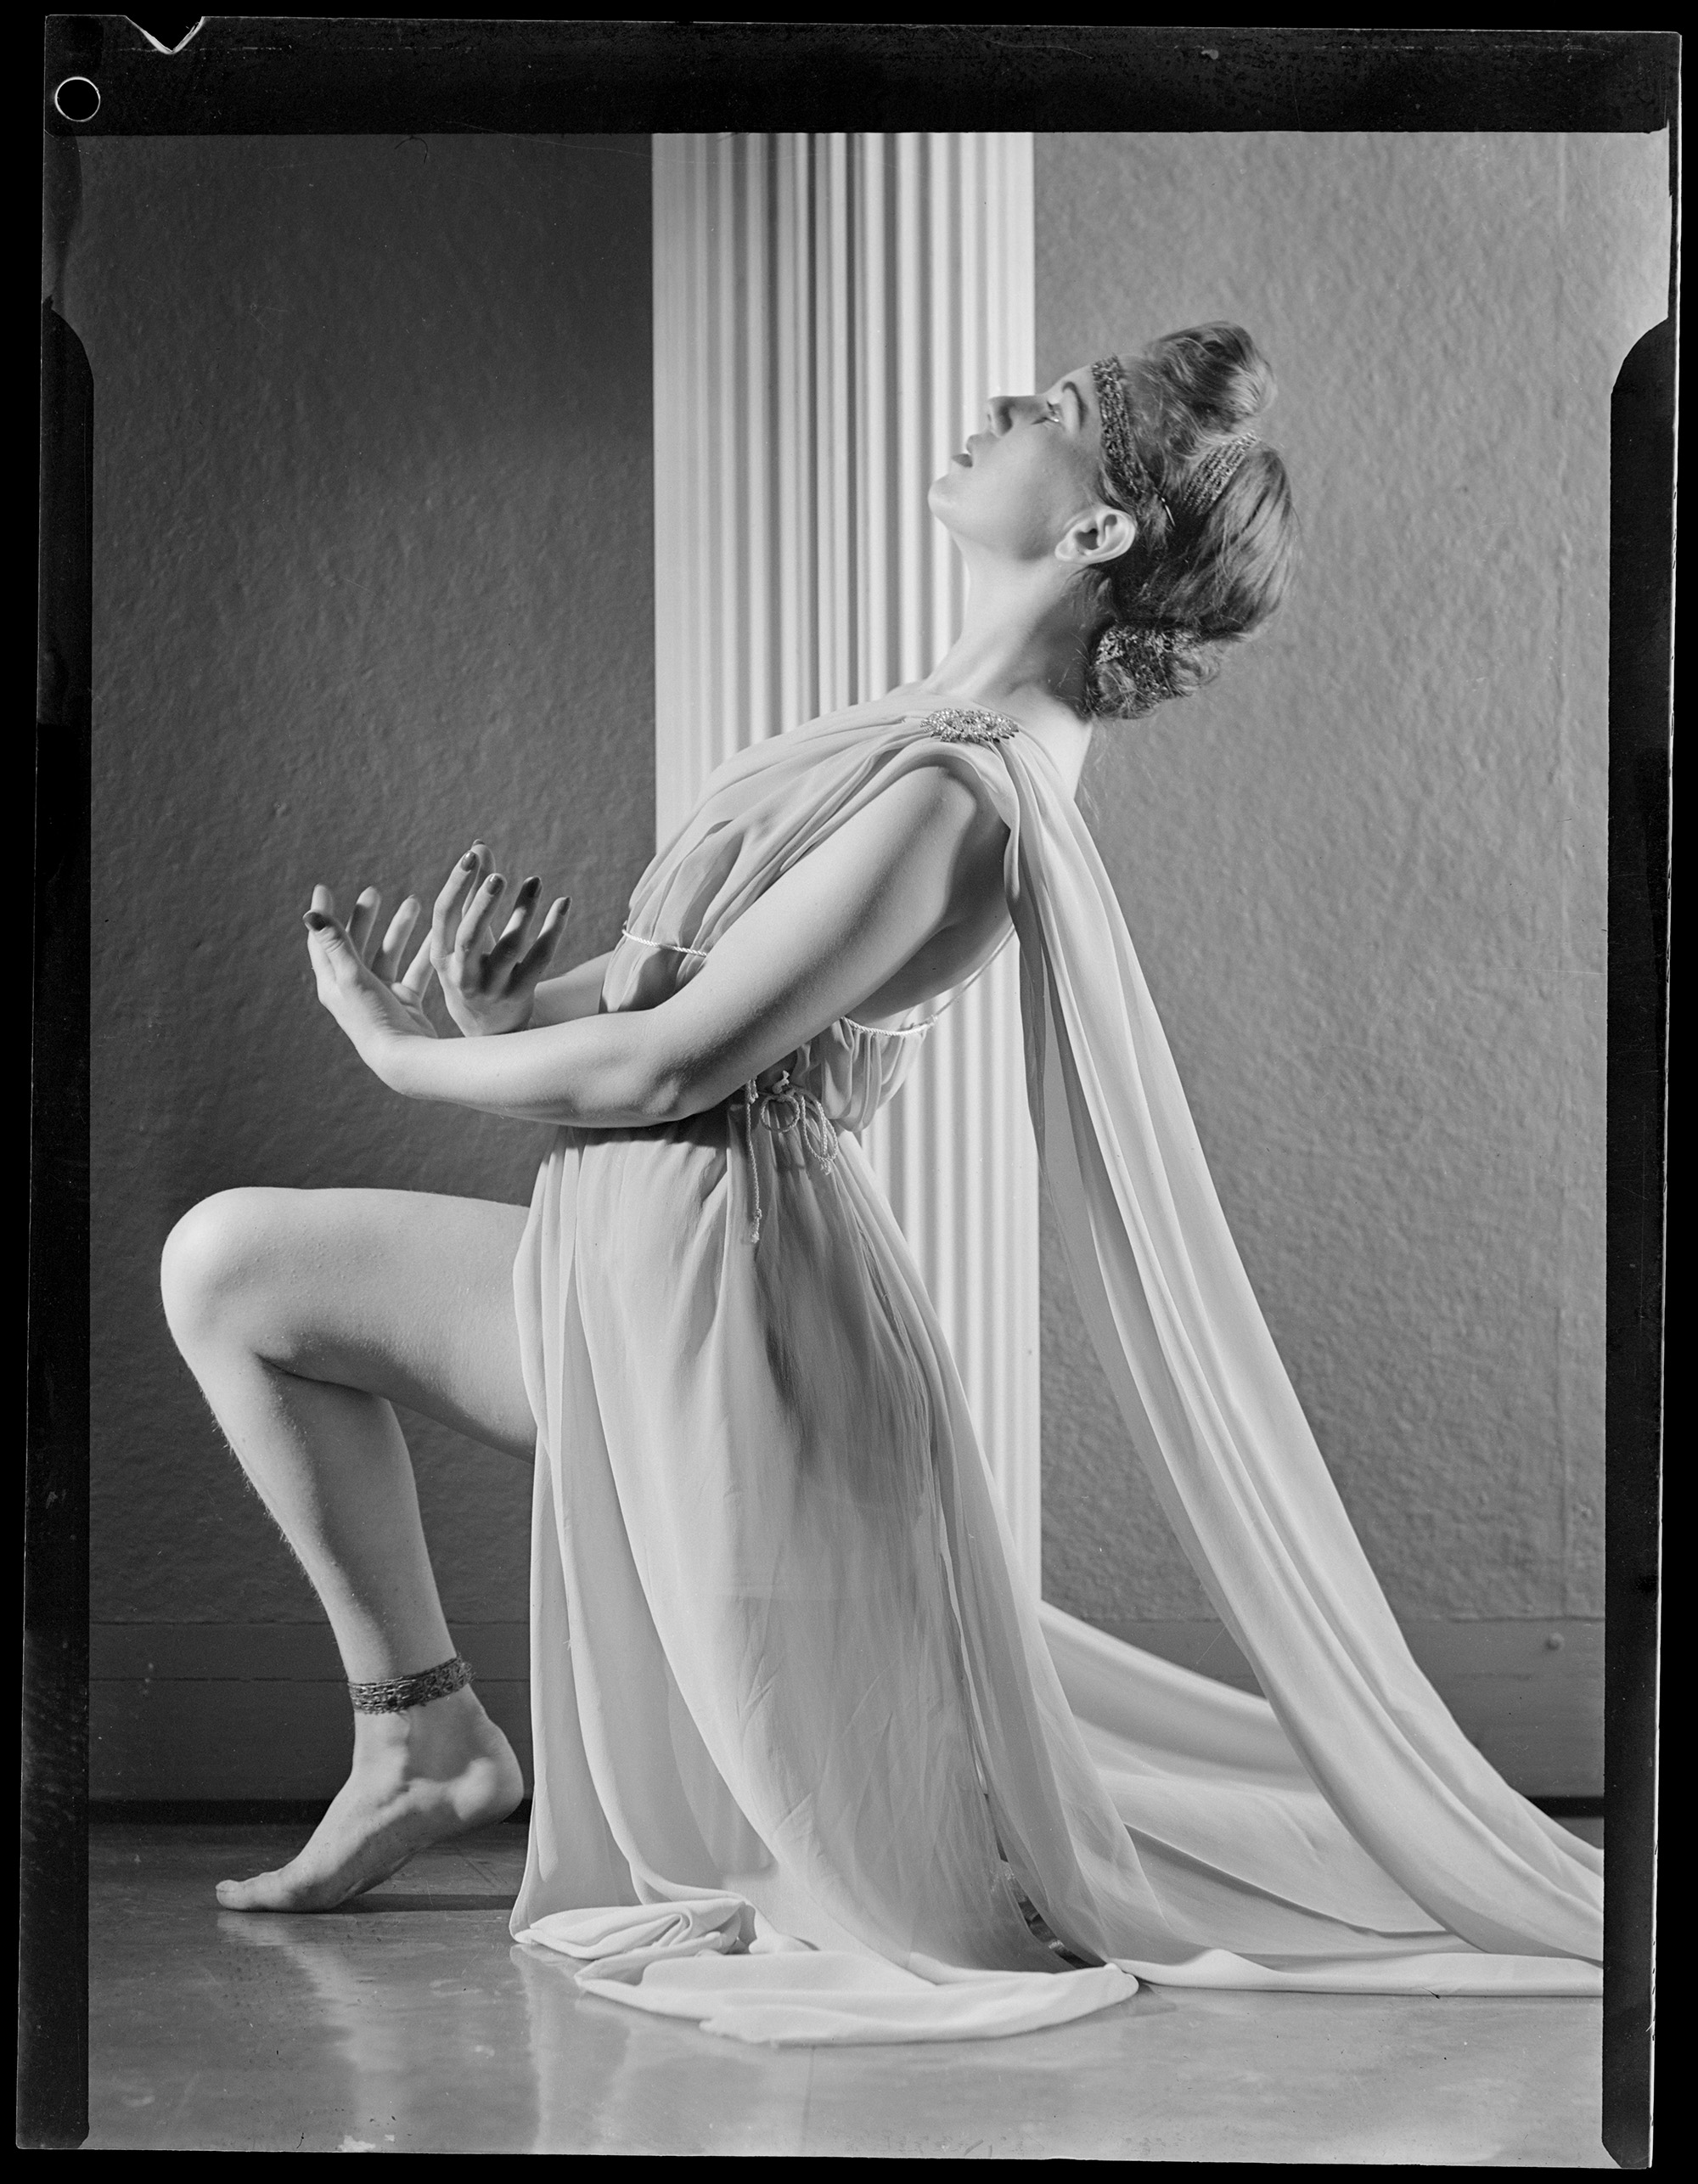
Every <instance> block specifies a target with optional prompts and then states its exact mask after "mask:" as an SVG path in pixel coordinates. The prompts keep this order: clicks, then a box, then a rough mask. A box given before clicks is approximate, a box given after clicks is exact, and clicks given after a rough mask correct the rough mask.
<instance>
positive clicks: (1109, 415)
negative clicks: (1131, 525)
mask: <svg viewBox="0 0 1698 2184" xmlns="http://www.w3.org/2000/svg"><path fill="white" fill-rule="evenodd" d="M1091 378H1092V380H1094V383H1095V386H1096V390H1097V429H1098V431H1099V433H1100V435H1101V437H1102V443H1103V468H1104V469H1105V470H1106V471H1107V472H1108V476H1109V483H1110V485H1111V486H1113V487H1114V488H1115V490H1116V492H1117V493H1119V494H1120V496H1121V498H1122V500H1128V501H1130V502H1131V503H1132V504H1133V506H1134V507H1136V505H1137V504H1138V503H1139V501H1141V500H1147V499H1149V498H1151V497H1152V496H1154V498H1155V499H1157V500H1159V499H1160V498H1161V494H1160V493H1158V492H1157V491H1156V487H1155V479H1154V478H1152V477H1151V476H1150V472H1149V471H1148V470H1146V469H1145V468H1144V461H1143V458H1142V457H1141V456H1140V455H1139V452H1138V448H1137V446H1136V444H1135V443H1134V442H1133V436H1132V412H1131V411H1130V410H1129V409H1128V408H1127V402H1126V380H1125V377H1124V375H1123V374H1122V371H1121V368H1120V359H1119V358H1118V357H1099V358H1098V359H1097V361H1096V363H1094V364H1093V365H1092V366H1091Z"/></svg>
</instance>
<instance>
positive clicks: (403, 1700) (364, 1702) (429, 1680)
mask: <svg viewBox="0 0 1698 2184" xmlns="http://www.w3.org/2000/svg"><path fill="white" fill-rule="evenodd" d="M471 1680H472V1671H471V1663H469V1661H463V1660H462V1659H461V1658H460V1657H459V1655H458V1653H456V1654H455V1656H454V1658H453V1660H452V1661H444V1662H443V1663H442V1664H441V1667H440V1668H436V1669H423V1670H421V1671H420V1673H419V1675H416V1676H397V1677H396V1679H395V1680H394V1681H393V1682H392V1683H386V1684H350V1685H349V1686H348V1697H350V1698H351V1700H352V1701H353V1703H354V1711H355V1713H356V1714H404V1713H406V1711H407V1710H408V1708H409V1707H414V1706H428V1705H429V1704H430V1701H431V1700H432V1699H433V1698H447V1696H448V1694H449V1692H450V1691H459V1690H461V1689H462V1688H463V1687H464V1686H465V1685H467V1684H469V1682H470V1681H471Z"/></svg>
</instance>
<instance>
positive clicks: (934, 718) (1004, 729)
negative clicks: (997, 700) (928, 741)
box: [920, 706, 1020, 743]
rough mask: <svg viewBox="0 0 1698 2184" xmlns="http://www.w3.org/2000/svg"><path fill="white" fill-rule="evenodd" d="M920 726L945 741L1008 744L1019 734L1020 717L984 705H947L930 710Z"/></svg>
mask: <svg viewBox="0 0 1698 2184" xmlns="http://www.w3.org/2000/svg"><path fill="white" fill-rule="evenodd" d="M920 725H921V726H922V727H923V728H924V729H926V730H927V732H928V733H929V734H931V735H935V736H936V737H938V738H939V739H940V740H941V741H942V742H944V743H1006V742H1007V741H1008V740H1009V737H1010V736H1011V735H1019V734H1020V723H1019V722H1018V721H1017V720H1010V719H1009V717H1008V715H1007V714H1006V713H1005V712H987V710H986V709H985V707H984V706H942V707H941V708H940V710H939V711H937V712H929V713H927V715H926V716H925V720H924V721H922V722H921V723H920Z"/></svg>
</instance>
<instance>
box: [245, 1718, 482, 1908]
mask: <svg viewBox="0 0 1698 2184" xmlns="http://www.w3.org/2000/svg"><path fill="white" fill-rule="evenodd" d="M524 1790H525V1784H524V1779H523V1777H522V1776H521V1775H520V1771H519V1762H518V1760H517V1759H515V1758H514V1753H513V1747H512V1746H511V1745H510V1744H509V1742H508V1741H507V1739H506V1738H505V1737H503V1735H502V1733H501V1731H499V1730H498V1728H497V1727H496V1725H495V1724H494V1723H493V1722H492V1720H490V1718H489V1716H488V1715H487V1714H486V1713H485V1712H484V1710H483V1708H482V1707H481V1705H480V1704H479V1703H478V1700H477V1697H476V1696H475V1693H474V1692H473V1691H472V1690H471V1688H470V1686H464V1688H463V1689H461V1690H459V1691H452V1692H450V1693H449V1695H448V1696H447V1697H446V1698H438V1699H432V1700H431V1701H430V1704H429V1705H428V1706H418V1707H410V1708H408V1710H407V1712H406V1713H404V1714H356V1715H355V1716H354V1764H353V1767H352V1770H351V1772H350V1774H349V1776H348V1779H347V1781H346V1782H344V1783H343V1785H342V1787H341V1788H340V1790H339V1791H338V1792H337V1793H336V1796H335V1801H334V1802H333V1804H331V1807H330V1810H329V1811H328V1812H327V1813H326V1814H325V1815H324V1817H323V1820H321V1821H319V1823H318V1827H316V1828H315V1829H314V1830H313V1832H312V1840H311V1841H310V1842H309V1843H307V1845H306V1849H303V1850H302V1851H301V1854H300V1855H299V1856H298V1857H295V1858H291V1859H290V1861H289V1863H288V1865H286V1866H280V1867H279V1868H278V1871H277V1872H274V1873H256V1874H255V1875H254V1877H253V1878H252V1879H251V1880H248V1881H220V1882H219V1883H218V1900H219V1902H220V1903H221V1904H222V1905H223V1906H224V1908H225V1910H226V1911H332V1910H334V1909H335V1906H336V1905H338V1904H342V1903H346V1901H347V1900H348V1899H349V1897H350V1896H357V1895H358V1894H360V1892H361V1891H362V1889H364V1888H373V1887H374V1886H375V1885H376V1883H378V1882H380V1881H386V1880H387V1879H388V1878H389V1877H390V1875H391V1873H393V1872H396V1870H397V1869H398V1868H399V1867H401V1866H404V1865H405V1864H406V1863H407V1860H408V1859H409V1858H411V1857H412V1856H413V1855H414V1854H415V1853H416V1852H418V1851H420V1850H424V1849H428V1848H429V1847H430V1844H431V1843H441V1842H444V1841H446V1840H447V1838H448V1837H450V1836H453V1835H464V1833H465V1832H467V1830H468V1829H470V1828H474V1827H488V1825H489V1824H490V1822H491V1821H498V1820H504V1819H505V1818H506V1817H507V1815H508V1814H509V1813H510V1812H511V1811H512V1810H513V1808H514V1805H516V1804H518V1802H519V1800H520V1798H521V1797H522V1796H523V1794H524Z"/></svg>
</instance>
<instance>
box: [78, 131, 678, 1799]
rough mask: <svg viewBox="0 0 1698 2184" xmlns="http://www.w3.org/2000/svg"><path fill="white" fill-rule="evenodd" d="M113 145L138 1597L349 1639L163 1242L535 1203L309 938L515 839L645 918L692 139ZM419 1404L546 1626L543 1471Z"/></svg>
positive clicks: (129, 1302)
mask: <svg viewBox="0 0 1698 2184" xmlns="http://www.w3.org/2000/svg"><path fill="white" fill-rule="evenodd" d="M82 160H83V206H82V217H81V222H80V225H79V227H78V228H77V230H76V235H75V238H74V240H73V243H72V246H71V250H70V262H69V264H70V271H69V277H68V282H67V285H66V289H65V297H64V306H63V307H64V311H65V316H66V318H68V319H69V321H70V324H71V325H72V326H73V327H74V328H75V329H76V332H77V333H78V334H79V335H81V337H82V341H83V342H84V343H85V345H86V346H87V351H88V354H89V357H90V361H91V363H92V365H93V376H94V390H95V392H94V414H95V425H96V444H97V475H96V485H95V509H94V521H95V627H94V658H95V693H94V791H93V794H94V812H93V823H94V853H95V863H94V893H95V914H94V933H95V951H94V971H93V980H94V982H93V1020H94V1021H93V1102H94V1117H95V1119H94V1127H93V1145H92V1159H93V1173H92V1197H93V1320H94V1348H93V1542H92V1554H93V1613H94V1618H95V1620H96V1622H97V1623H99V1624H109V1625H110V1624H119V1625H128V1624H138V1625H149V1626H158V1625H168V1626H176V1625H183V1624H222V1625H236V1626H250V1625H254V1624H293V1625H301V1624H319V1623H320V1622H321V1621H322V1617H321V1614H320V1611H319V1609H318V1606H317V1603H316V1601H314V1600H313V1598H312V1595H311V1593H310V1592H309V1590H308V1589H307V1587H306V1582H305V1579H303V1578H302V1577H301V1574H300V1573H299V1572H298V1570H297V1569H296V1568H295V1565H294V1563H293V1562H292V1560H291V1558H290V1556H289V1554H288V1553H287V1551H285V1549H284V1546H283V1545H282V1543H281V1540H280V1539H279V1538H278V1534H276V1532H275V1531H274V1530H273V1527H272V1525H271V1523H270V1522H269V1520H268V1519H267V1517H265V1516H264V1515H263V1513H262V1511H261V1508H260V1506H259V1504H258V1502H257V1501H256V1500H255V1499H254V1498H253V1497H252V1496H251V1495H250V1494H249V1492H248V1490H247V1489H246V1487H245V1484H244V1483H243V1481H242V1478H241V1474H240V1473H239V1471H238V1469H237V1467H236V1466H235V1464H234V1463H233V1461H232V1460H231V1459H230V1457H229V1456H228V1454H227V1453H226V1452H225V1450H224V1449H223V1448H222V1443H221V1440H220V1438H219V1436H218V1434H217V1433H216V1430H215V1428H214V1427H213V1425H212V1422H211V1419H210V1417H209V1416H208V1415H207V1413H206V1411H205V1406H204V1404H202V1402H201V1399H200V1394H199V1393H198V1391H197V1390H196V1388H195V1387H194V1383H193V1382H192V1381H191V1380H190V1378H189V1376H188V1372H187V1371H186V1369H185V1368H184V1367H183V1365H182V1364H181V1362H180V1361H179V1360H178V1359H177V1354H176V1352H175V1350H174V1348H172V1346H171V1341H170V1338H169V1336H168V1335H167V1333H166V1326H165V1322H164V1320H163V1317H162V1315H161V1312H160V1304H159V1295H158V1277H157V1268H158V1261H159V1253H160V1246H161V1245H162V1243H163V1242H164V1241H165V1237H166V1234H167V1232H168V1231H169V1230H170V1228H171V1224H172V1223H173V1222H174V1221H175V1220H176V1219H177V1216H178V1215H179V1214H181V1213H183V1211H184V1210H185V1208H186V1207H188V1206H189V1205H190V1204H192V1203H193V1202H194V1201H195V1200H196V1199H198V1198H200V1197H202V1196H205V1194H206V1193H207V1192H209V1191H214V1190H216V1189H218V1188H219V1187H221V1186H222V1185H229V1184H238V1183H273V1184H290V1185H318V1184H365V1185H388V1186H391V1187H398V1188H410V1189H424V1190H431V1191H447V1192H454V1193H462V1194H467V1195H471V1196H484V1197H492V1198H498V1199H505V1200H509V1201H513V1202H524V1201H526V1199H528V1197H529V1196H530V1189H531V1178H532V1175H533V1174H534V1172H535V1168H536V1166H537V1160H538V1158H539V1157H540V1154H541V1152H542V1151H543V1145H544V1143H545V1141H546V1134H545V1133H543V1132H542V1131H540V1130H538V1129H535V1128H533V1127H530V1126H520V1125H513V1124H509V1123H501V1122H499V1121H498V1120H495V1119H493V1118H487V1117H479V1116H475V1115H471V1114H467V1113H464V1112H459V1111H458V1110H448V1109H429V1108H425V1107H423V1106H413V1105H411V1104H409V1103H408V1102H407V1101H404V1100H398V1099H396V1098H395V1097H394V1096H393V1095H391V1094H389V1093H388V1092H386V1091H385V1089H383V1088H382V1087H381V1086H380V1084H377V1082H376V1080H375V1079H374V1078H371V1077H370V1076H368V1074H367V1072H365V1071H364V1070H363V1067H361V1065H360V1063H359V1062H358V1061H357V1058H356V1057H355V1055H354V1054H353V1052H352V1050H351V1048H350V1047H349V1046H348V1045H347V1044H346V1041H345V1040H344V1039H342V1037H341V1035H340V1033H338V1032H337V1030H336V1029H335V1026H334V1024H333V1023H332V1022H331V1021H330V1019H329V1016H326V1015H325V1014H324V1013H323V1010H321V1009H320V1008H319V1007H318V1004H317V1002H316V1001H315V999H314V998H313V993H312V980H311V977H310V975H309V972H308V969H307V962H306V948H305V946H304V935H303V932H302V930H301V911H302V910H303V909H304V908H305V907H306V902H307V899H308V894H309V891H310V889H311V887H312V883H313V882H314V881H321V880H322V881H325V882H327V883H329V885H331V886H332V887H334V888H335V890H336V891H337V896H338V902H339V905H340V907H341V908H342V909H343V910H344V912H346V909H348V907H349V906H350V905H351V900H352V896H353V893H354V892H355V890H356V889H357V887H358V886H359V885H361V884H362V883H363V882H366V881H375V882H376V883H378V884H379V885H380V886H381V887H384V889H385V893H386V896H387V898H388V901H389V903H391V905H393V904H394V903H398V902H399V900H400V899H401V898H402V895H403V894H404V893H405V892H408V889H412V890H414V891H418V892H422V893H423V894H424V898H425V900H426V902H427V903H428V902H429V901H430V898H432V897H433V896H434V895H435V893H436V889H437V887H439V886H440V884H441V881H442V879H443V878H444V877H445V876H446V875H447V871H448V870H449V868H450V866H451V865H452V864H453V861H454V859H455V858H457V857H458V855H459V854H460V853H461V852H462V851H463V850H464V848H465V847H466V845H467V844H468V842H469V841H470V840H471V838H472V836H473V835H474V834H475V833H478V832H481V833H482V834H484V835H485V836H486V838H487V839H488V840H489V842H491V843H492V846H493V847H494V848H495V850H496V852H497V854H498V858H500V860H501V861H502V865H503V870H506V871H507V872H508V873H509V875H512V876H513V877H514V879H516V878H517V877H519V876H520V875H522V874H523V873H525V872H528V871H537V872H540V873H541V874H542V875H543V879H544V884H545V887H548V888H549V889H551V890H557V891H559V892H569V893H570V894H571V896H572V898H573V900H574V904H575V908H574V910H573V915H572V924H571V930H570V932H569V935H568V943H567V946H566V948H565V950H564V951H563V953H562V954H561V956H560V957H559V959H557V961H558V964H559V967H560V968H564V967H565V964H566V962H567V961H568V960H578V959H580V958H581V957H582V956H585V955H588V954H594V953H597V952H599V950H601V949H602V948H607V947H610V945H611V944H612V943H613V941H614V939H615V938H616V936H617V932H618V929H619V924H620V919H621V914H622V911H623V909H624V905H625V902H626V898H627V894H628V892H629V890H630V887H631V886H632V884H633V881H634V880H635V878H636V876H637V875H638V872H639V871H640V870H641V869H642V867H643V865H644V864H645V863H646V862H647V860H648V858H649V854H650V853H651V851H652V848H653V825H654V820H653V813H654V808H655V786H654V720H653V682H654V667H653V661H654V630H653V605H652V602H653V577H652V554H653V547H652V515H651V511H652V504H653V474H652V453H651V439H650V379H651V363H650V349H649V343H650V312H649V146H648V142H647V139H646V138H429V139H423V138H406V139H394V138H384V137H369V138H233V137H222V138H220V137H211V138H200V139H151V140H150V139H144V138H135V139H130V140H125V139H122V138H108V139H105V140H96V141H93V142H90V143H87V144H84V145H83V146H82ZM407 1422H408V1427H409V1433H410V1437H411V1438H412V1440H413V1447H414V1450H415V1454H416V1456H417V1459H418V1469H419V1486H420V1495H421V1500H422V1502H423V1506H424V1521H425V1525H426V1529H427V1531H428V1533H429V1535H430V1542H431V1545H432V1548H433V1551H434V1552H435V1555H436V1562H437V1568H438V1571H439V1573H440V1576H441V1587H442V1592H443V1596H444V1600H445V1604H446V1605H447V1610H448V1613H449V1614H450V1616H451V1618H454V1619H455V1620H456V1621H457V1622H458V1623H462V1624H463V1623H464V1621H466V1620H467V1619H468V1618H469V1619H471V1620H472V1621H488V1622H493V1623H512V1622H515V1621H516V1622H520V1623H522V1621H523V1619H524V1618H525V1615H526V1582H527V1535H528V1529H529V1511H530V1494H531V1483H530V1476H529V1472H528V1470H527V1468H526V1466H522V1465H519V1464H515V1463H514V1462H512V1461H509V1460H506V1459H503V1458H502V1457H499V1456H497V1455H491V1454H489V1453H487V1452H484V1451H481V1450H478V1449H475V1448H473V1447H472V1446H470V1445H469V1444H467V1443H464V1442H463V1441H461V1440H459V1439H458V1438H457V1437H456V1436H454V1435H453V1434H452V1433H447V1432H446V1431H443V1430H441V1429H440V1428H436V1427H430V1426H429V1425H427V1424H425V1423H424V1421H414V1420H409V1421H407ZM149 1645H150V1646H151V1645H153V1641H151V1640H150V1641H149ZM109 1650H110V1648H109ZM154 1650H155V1651H157V1650H158V1649H157V1646H154ZM239 1651H240V1648H239V1646H238V1647H237V1648H236V1652H239ZM230 1658H232V1659H233V1658H235V1654H234V1653H233V1654H232V1655H231V1657H230ZM97 1673H98V1669H97ZM149 1673H150V1674H151V1670H149ZM200 1673H202V1674H204V1673H205V1669H202V1670H200ZM97 1776H98V1756H97Z"/></svg>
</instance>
